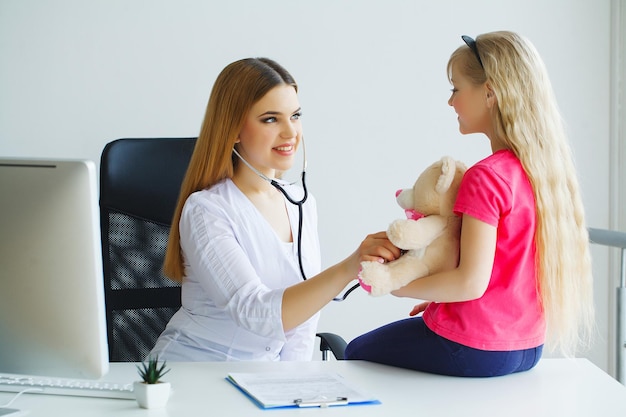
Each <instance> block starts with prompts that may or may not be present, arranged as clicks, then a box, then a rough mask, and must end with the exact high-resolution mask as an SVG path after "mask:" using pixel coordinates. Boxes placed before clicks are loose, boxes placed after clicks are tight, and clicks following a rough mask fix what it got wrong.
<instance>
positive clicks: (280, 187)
mask: <svg viewBox="0 0 626 417" xmlns="http://www.w3.org/2000/svg"><path fill="white" fill-rule="evenodd" d="M301 144H302V159H303V161H302V174H301V175H300V181H301V182H302V189H303V190H304V194H303V195H302V198H300V199H299V200H296V199H294V198H293V197H291V196H290V195H289V194H288V193H287V191H285V189H284V188H283V187H284V186H290V185H294V184H296V183H297V182H298V181H297V180H296V181H294V182H291V183H288V182H283V183H282V184H281V183H280V182H279V181H277V180H276V179H274V178H270V177H268V176H267V175H265V174H264V173H262V172H261V171H259V170H258V169H256V168H255V167H253V166H252V164H250V163H249V162H248V161H246V160H245V159H244V157H243V156H241V154H240V153H239V152H237V149H235V148H234V147H233V152H234V153H235V155H237V157H238V158H239V159H240V160H241V162H243V163H244V164H246V166H247V167H248V168H250V169H251V170H252V171H253V172H254V173H255V174H257V175H258V176H259V177H261V178H263V179H264V180H265V181H267V182H269V183H270V184H272V185H273V186H274V188H276V189H277V190H278V191H280V192H281V194H282V195H284V196H285V198H286V199H287V201H289V202H290V203H291V204H293V205H294V206H298V243H297V245H298V266H299V267H300V275H302V279H303V280H304V281H306V279H307V278H306V274H305V273H304V266H303V264H302V219H303V217H304V215H303V209H302V206H303V205H304V202H305V201H306V200H307V198H308V197H309V192H308V190H307V188H306V167H307V159H306V146H304V137H303V138H302V140H301ZM358 287H359V284H355V285H354V286H352V287H351V288H350V289H349V290H348V291H346V292H345V293H344V294H343V295H342V296H341V297H336V298H333V301H343V300H345V299H346V298H347V297H348V295H350V293H351V292H352V291H354V290H356V289H357V288H358Z"/></svg>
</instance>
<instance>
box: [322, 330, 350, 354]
mask: <svg viewBox="0 0 626 417" xmlns="http://www.w3.org/2000/svg"><path fill="white" fill-rule="evenodd" d="M316 336H317V337H319V338H320V350H321V351H322V360H328V351H329V350H330V351H331V352H332V354H333V355H334V356H335V358H336V359H337V360H344V352H345V350H346V346H348V344H347V343H346V341H345V340H344V339H343V337H341V336H339V335H337V334H335V333H317V335H316Z"/></svg>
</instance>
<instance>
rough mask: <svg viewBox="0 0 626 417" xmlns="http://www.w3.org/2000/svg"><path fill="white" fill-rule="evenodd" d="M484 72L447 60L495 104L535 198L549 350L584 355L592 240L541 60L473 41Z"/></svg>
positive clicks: (524, 51) (462, 56)
mask: <svg viewBox="0 0 626 417" xmlns="http://www.w3.org/2000/svg"><path fill="white" fill-rule="evenodd" d="M476 46H477V50H478V53H479V54H480V58H481V61H482V64H483V66H484V69H483V67H482V66H481V65H480V63H479V62H478V60H477V59H476V57H475V56H474V55H473V52H472V50H471V49H470V48H469V47H467V46H465V45H463V46H461V47H459V48H458V49H457V50H456V51H455V52H454V53H453V54H452V56H451V57H450V61H449V62H448V68H447V70H448V76H450V74H451V69H452V66H453V65H454V66H455V68H457V69H458V70H459V71H461V72H462V73H463V74H464V75H465V76H467V77H468V78H469V79H470V80H471V81H472V83H474V84H475V85H483V84H484V83H488V85H489V86H490V87H491V89H492V90H493V92H494V93H495V96H496V98H497V106H493V108H492V114H491V120H492V127H493V131H494V132H495V133H494V135H495V136H496V138H497V139H498V140H500V141H502V143H504V144H505V145H506V146H507V148H509V149H510V150H511V151H513V152H514V153H515V155H516V156H517V157H518V158H519V160H520V161H521V163H522V166H523V167H524V170H525V171H526V174H527V175H528V177H529V179H530V182H531V184H532V188H533V191H534V195H535V204H536V210H537V229H536V231H535V242H536V256H537V266H538V271H537V276H538V282H537V290H538V291H539V294H540V297H541V301H542V305H543V309H544V312H545V316H546V324H547V334H546V345H547V347H548V348H549V349H550V350H555V349H558V350H559V351H560V352H561V353H563V354H565V355H566V356H571V355H573V354H575V353H576V350H577V348H579V347H584V348H587V347H589V345H590V343H591V340H592V336H593V333H594V331H595V328H594V307H593V282H592V272H591V257H590V253H589V236H588V231H587V227H586V225H585V213H584V209H583V204H582V198H581V195H580V188H579V184H578V179H577V175H576V170H575V166H574V161H573V157H572V153H571V149H570V146H569V144H568V140H567V137H566V134H565V129H564V126H563V122H562V119H561V116H560V113H559V109H558V106H557V102H556V99H555V97H554V93H553V90H552V86H551V83H550V80H549V78H548V74H547V71H546V68H545V66H544V63H543V61H542V59H541V58H540V56H539V54H538V52H537V51H536V49H535V47H534V46H533V45H532V44H531V43H530V42H529V41H527V40H526V39H525V38H523V37H521V36H519V35H517V34H515V33H512V32H505V31H504V32H492V33H487V34H483V35H480V36H478V37H477V39H476Z"/></svg>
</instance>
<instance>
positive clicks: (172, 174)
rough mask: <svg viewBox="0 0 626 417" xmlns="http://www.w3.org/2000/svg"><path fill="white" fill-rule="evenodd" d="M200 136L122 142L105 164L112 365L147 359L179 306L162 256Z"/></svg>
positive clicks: (103, 215) (111, 148)
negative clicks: (179, 196) (190, 161)
mask: <svg viewBox="0 0 626 417" xmlns="http://www.w3.org/2000/svg"><path fill="white" fill-rule="evenodd" d="M194 146H195V138H151V139H118V140H114V141H113V142H110V143H108V144H107V145H106V147H105V149H104V150H103V152H102V159H101V166H100V223H101V232H102V261H103V266H104V282H105V304H106V315H107V328H108V342H109V360H110V361H111V362H129V361H131V362H136V361H142V360H144V359H145V358H146V357H147V355H148V354H149V352H150V350H151V349H152V348H153V347H154V344H155V342H156V339H157V338H158V336H159V335H160V334H161V332H162V331H163V329H165V326H166V324H167V322H168V321H169V320H170V318H171V317H172V315H173V314H174V313H175V312H176V311H177V310H178V309H179V308H180V305H181V301H180V291H181V288H180V285H179V284H178V283H176V282H174V281H171V280H170V279H168V278H167V277H165V276H164V275H163V272H162V267H163V258H164V256H165V248H166V246H167V240H168V236H169V228H170V223H171V219H172V216H173V213H174V208H175V206H176V201H177V199H178V194H179V192H180V185H181V183H182V180H183V177H184V175H185V172H186V170H187V166H188V165H189V159H190V158H191V154H192V153H193V148H194Z"/></svg>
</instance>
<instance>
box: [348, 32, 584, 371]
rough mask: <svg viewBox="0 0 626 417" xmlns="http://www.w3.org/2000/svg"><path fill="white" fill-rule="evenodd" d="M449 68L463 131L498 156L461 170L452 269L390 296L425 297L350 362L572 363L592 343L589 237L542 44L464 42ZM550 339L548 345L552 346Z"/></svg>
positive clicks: (364, 343) (507, 39)
mask: <svg viewBox="0 0 626 417" xmlns="http://www.w3.org/2000/svg"><path fill="white" fill-rule="evenodd" d="M463 40H464V41H465V42H466V45H463V46H461V47H459V48H458V49H457V50H456V51H455V52H454V53H453V54H452V56H451V57H450V60H449V62H448V67H447V70H448V76H449V79H450V82H451V84H452V85H453V89H452V95H451V97H450V99H449V100H448V104H449V105H450V106H452V107H454V110H455V111H456V113H457V115H458V123H459V130H460V132H461V133H462V134H469V133H483V134H485V135H486V136H487V138H488V139H489V141H490V143H491V149H492V155H490V156H489V157H487V158H485V159H484V160H482V161H480V162H478V163H477V164H475V165H474V166H473V167H471V168H470V169H469V170H468V171H467V172H466V174H465V176H464V178H463V182H462V184H461V187H460V190H459V193H458V197H457V200H456V203H455V208H454V209H455V212H456V213H457V215H459V216H462V230H461V251H460V261H459V265H458V267H457V268H456V269H454V270H452V271H449V272H444V273H438V274H435V275H431V276H428V277H424V278H420V279H417V280H415V281H413V282H411V283H410V284H408V285H406V286H405V287H403V288H401V289H399V290H397V291H395V292H394V295H396V296H399V297H412V298H416V299H421V300H429V301H430V302H425V303H423V304H419V305H417V306H416V307H415V308H414V309H413V311H412V312H411V313H410V315H411V316H415V315H417V314H418V313H421V312H423V315H422V316H421V317H415V318H412V319H411V318H409V319H405V320H402V321H399V322H395V323H391V324H389V325H387V326H384V327H382V328H379V329H376V330H374V331H372V332H370V333H367V334H365V335H363V336H360V337H358V338H357V339H355V340H353V341H352V342H351V343H350V344H349V345H348V348H347V350H346V356H347V358H348V359H364V360H370V361H374V362H380V363H385V364H389V365H395V366H400V367H405V368H410V369H416V370H420V371H426V372H432V373H438V374H445V375H456V376H474V377H486V376H497V375H505V374H509V373H513V372H521V371H526V370H529V369H531V368H532V367H533V366H535V364H536V363H537V362H538V361H539V359H540V357H541V354H542V348H543V345H544V342H545V343H546V344H547V345H548V347H550V348H551V349H555V348H558V349H560V350H561V351H562V352H563V353H565V354H568V355H571V354H573V353H574V352H575V350H576V348H577V347H578V346H579V344H581V343H582V344H586V343H589V341H590V336H591V332H592V327H593V299H592V277H591V262H590V255H589V248H588V245H589V244H588V234H587V229H586V227H585V216H584V211H583V205H582V201H581V196H580V192H579V186H578V182H577V178H576V173H575V170H574V164H573V162H572V156H571V152H570V149H569V146H568V142H567V139H566V136H565V133H564V128H563V126H562V122H561V118H560V115H559V112H558V109H557V104H556V101H555V98H554V95H553V92H552V87H551V85H550V82H549V79H548V75H547V73H546V69H545V67H544V64H543V62H542V60H541V58H540V57H539V55H538V53H537V51H536V50H535V48H534V47H533V46H532V45H531V44H530V42H528V41H527V40H526V39H524V38H523V37H521V36H519V35H517V34H515V33H511V32H494V33H487V34H483V35H481V36H479V37H478V38H477V39H476V40H475V41H474V40H473V39H471V38H469V37H466V36H464V37H463ZM546 337H547V339H546Z"/></svg>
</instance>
